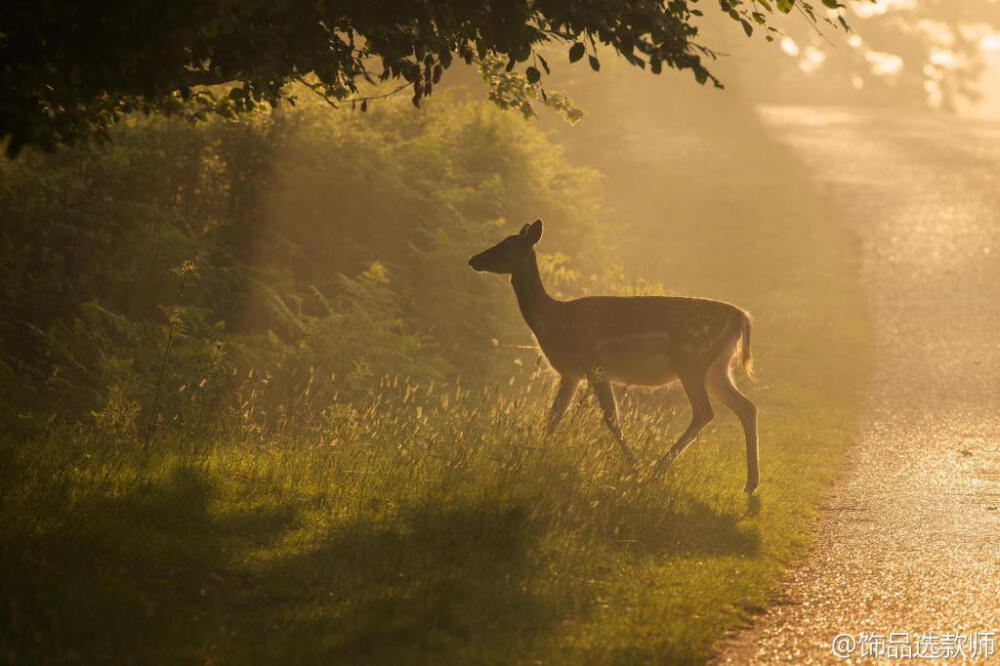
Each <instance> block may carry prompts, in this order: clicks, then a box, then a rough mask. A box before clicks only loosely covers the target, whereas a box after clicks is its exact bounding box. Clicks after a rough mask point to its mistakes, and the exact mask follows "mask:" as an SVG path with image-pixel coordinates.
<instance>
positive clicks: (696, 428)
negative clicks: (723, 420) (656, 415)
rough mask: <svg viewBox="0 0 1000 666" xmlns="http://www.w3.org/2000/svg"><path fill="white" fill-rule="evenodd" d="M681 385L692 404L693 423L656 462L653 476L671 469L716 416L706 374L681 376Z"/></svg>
mask: <svg viewBox="0 0 1000 666" xmlns="http://www.w3.org/2000/svg"><path fill="white" fill-rule="evenodd" d="M681 385H682V386H683V387H684V392H685V393H686V394H687V398H688V401H689V402H690V403H691V423H690V425H688V427H687V430H685V431H684V434H682V435H681V436H680V438H678V440H677V441H676V442H674V445H673V446H672V447H670V450H669V451H667V452H666V453H665V454H664V455H663V457H662V458H660V459H659V460H658V461H657V462H656V466H655V467H654V468H653V474H662V473H663V472H665V471H666V470H667V468H668V467H670V463H672V462H673V461H674V458H676V457H677V456H679V455H680V454H681V451H683V450H684V449H686V448H687V446H688V444H690V443H691V442H693V441H694V438H695V437H697V436H698V433H699V432H701V429H702V428H704V427H705V426H706V425H708V423H709V422H710V421H711V420H712V418H713V417H714V416H715V413H714V412H713V411H712V402H711V401H710V400H709V399H708V389H707V387H706V376H705V374H704V373H695V374H692V375H687V376H683V375H682V376H681Z"/></svg>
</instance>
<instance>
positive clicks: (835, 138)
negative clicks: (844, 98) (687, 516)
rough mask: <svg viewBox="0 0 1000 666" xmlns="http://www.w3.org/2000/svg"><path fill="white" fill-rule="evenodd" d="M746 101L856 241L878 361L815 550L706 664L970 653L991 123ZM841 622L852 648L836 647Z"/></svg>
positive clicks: (996, 316) (994, 176)
mask: <svg viewBox="0 0 1000 666" xmlns="http://www.w3.org/2000/svg"><path fill="white" fill-rule="evenodd" d="M761 116H762V118H763V119H764V121H765V123H766V124H767V125H768V126H769V128H770V129H771V130H772V131H773V133H774V134H775V135H776V136H777V137H778V139H779V140H780V141H781V142H782V143H784V144H785V145H787V146H788V147H790V148H791V149H792V150H793V151H794V152H795V153H796V154H797V155H798V156H799V157H800V158H801V161H802V163H803V165H804V168H805V169H807V170H808V172H810V174H811V175H812V176H813V177H814V180H815V181H816V182H817V183H818V187H819V188H820V192H821V194H823V195H825V196H827V197H829V199H830V200H831V204H832V206H833V207H834V209H835V210H837V211H838V213H839V214H840V215H841V216H842V219H843V223H844V224H847V225H849V226H850V227H851V229H852V230H853V231H854V232H855V233H856V234H857V235H858V237H859V238H860V240H861V245H862V248H863V249H862V257H861V264H862V278H861V279H862V281H863V284H864V287H865V289H866V292H867V298H868V304H869V308H870V312H871V316H872V320H873V325H874V329H875V338H876V348H877V352H878V361H877V368H876V371H875V377H874V380H873V383H872V385H871V387H870V390H869V395H868V396H867V398H866V405H865V407H864V409H863V411H862V415H861V419H860V423H859V425H858V443H857V445H856V447H855V449H854V450H853V451H852V453H851V454H850V456H849V462H848V465H849V468H848V472H847V475H846V477H845V479H844V481H843V482H842V483H841V484H840V485H839V486H838V487H837V488H835V489H834V490H833V492H832V493H831V495H830V497H829V499H828V501H827V503H826V504H825V506H824V507H823V514H822V518H821V521H820V525H819V532H818V536H817V540H816V543H815V545H814V547H813V548H812V549H811V551H810V552H809V554H808V556H807V558H806V560H805V562H804V563H802V564H801V565H800V566H799V567H797V568H796V569H795V570H793V571H792V572H791V573H790V576H789V578H788V580H787V581H786V583H785V584H784V585H783V588H782V590H781V592H780V595H779V599H778V602H777V603H776V604H775V605H774V606H772V607H771V608H770V609H769V610H768V611H766V612H765V613H764V614H763V615H761V616H760V617H759V618H757V619H756V621H755V622H754V625H753V626H752V627H750V628H748V629H746V630H742V631H739V632H737V633H736V634H734V635H731V636H727V637H725V638H723V640H722V641H721V642H720V644H719V651H718V654H717V657H716V660H715V663H719V664H727V663H731V664H741V665H742V664H770V663H793V664H827V663H864V664H867V663H895V664H900V663H914V662H912V661H910V660H908V659H890V658H889V654H890V652H889V651H890V650H892V648H891V647H890V645H891V644H893V643H894V644H895V645H896V646H897V647H896V648H895V652H896V653H897V654H902V655H904V656H905V654H906V653H907V649H906V648H903V647H902V644H903V642H904V640H905V641H906V642H907V643H909V645H910V648H909V651H910V652H911V654H913V655H914V656H916V655H917V651H918V650H922V651H923V654H924V655H932V654H936V655H938V656H939V657H953V658H954V657H958V658H957V659H951V660H950V661H952V663H957V662H958V661H961V658H960V655H959V654H958V650H959V649H960V648H961V650H962V651H963V652H964V653H965V654H966V656H973V655H972V654H971V650H973V649H974V648H973V647H972V640H970V637H972V638H975V639H977V640H976V642H977V643H978V646H977V649H978V654H979V656H982V654H983V653H984V651H986V650H988V645H989V637H988V636H985V637H984V636H978V637H975V633H976V632H996V633H997V634H1000V123H989V122H984V121H980V122H970V121H959V120H956V119H950V118H934V117H931V116H929V115H918V114H914V115H906V114H903V115H898V114H894V113H888V112H878V111H860V110H851V109H833V108H825V109H824V108H809V107H806V108H802V107H768V108H765V109H762V110H761ZM831 324H832V325H836V322H831ZM861 632H865V633H866V634H869V635H870V634H876V635H880V636H884V640H883V643H882V644H883V645H885V650H886V653H885V655H886V656H884V657H883V658H881V659H878V658H871V657H864V658H862V657H861V649H862V643H864V644H865V645H867V646H868V647H870V648H874V649H875V650H876V651H877V650H880V649H881V648H880V647H879V639H878V638H875V639H874V640H868V641H865V640H863V639H861V638H860V637H859V634H860V633H861ZM893 633H895V634H897V635H896V636H895V637H890V634H893ZM840 634H848V635H850V636H852V639H853V641H854V647H853V650H851V642H850V641H847V640H846V639H841V640H840V642H839V643H838V648H839V649H840V650H842V651H843V652H845V653H848V652H850V653H852V658H851V659H850V660H848V659H844V658H838V657H836V656H834V654H833V648H832V645H831V642H832V640H833V639H834V637H835V636H838V635H840ZM947 634H961V635H964V637H965V638H963V639H957V640H956V639H954V638H950V637H948V636H947ZM996 644H997V645H998V646H1000V636H997V637H996ZM935 649H936V650H937V652H933V650H935ZM916 662H917V663H928V662H927V660H925V659H917V660H916ZM988 662H995V663H1000V654H998V655H994V656H993V657H992V659H987V660H985V661H984V662H983V663H988Z"/></svg>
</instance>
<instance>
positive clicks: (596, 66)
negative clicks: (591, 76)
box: [590, 56, 601, 72]
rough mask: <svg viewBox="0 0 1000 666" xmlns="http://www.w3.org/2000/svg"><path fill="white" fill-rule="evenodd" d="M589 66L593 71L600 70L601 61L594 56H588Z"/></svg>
mask: <svg viewBox="0 0 1000 666" xmlns="http://www.w3.org/2000/svg"><path fill="white" fill-rule="evenodd" d="M590 68H591V69H592V70H594V71H595V72H599V71H601V61H600V60H598V59H597V58H595V57H594V56H590Z"/></svg>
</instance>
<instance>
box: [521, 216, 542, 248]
mask: <svg viewBox="0 0 1000 666" xmlns="http://www.w3.org/2000/svg"><path fill="white" fill-rule="evenodd" d="M521 235H522V236H524V239H525V240H526V241H528V242H529V243H531V244H532V245H534V244H535V243H537V242H538V241H539V240H541V238H542V221H541V220H535V221H534V222H532V223H531V224H526V225H524V229H522V230H521Z"/></svg>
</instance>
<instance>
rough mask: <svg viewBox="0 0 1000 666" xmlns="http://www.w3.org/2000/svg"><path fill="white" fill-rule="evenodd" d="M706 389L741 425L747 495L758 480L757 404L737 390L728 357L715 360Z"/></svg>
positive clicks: (753, 488)
mask: <svg viewBox="0 0 1000 666" xmlns="http://www.w3.org/2000/svg"><path fill="white" fill-rule="evenodd" d="M708 391H709V393H711V394H712V396H713V397H714V398H715V399H716V400H718V401H719V402H721V403H722V404H724V405H725V406H726V407H728V408H729V409H730V410H732V412H733V414H735V415H736V418H738V419H739V420H740V424H741V425H742V426H743V434H744V436H745V437H746V442H747V485H746V487H745V488H744V489H743V491H744V492H745V493H747V494H748V495H750V494H752V493H753V491H754V490H756V489H757V485H758V483H759V482H760V461H759V459H758V452H757V406H756V405H754V404H753V403H752V402H750V400H749V399H748V398H747V397H746V396H745V395H743V394H742V393H740V392H739V390H738V389H737V388H736V386H735V385H734V384H733V379H732V376H731V375H730V374H729V358H728V357H727V358H726V359H725V362H722V361H719V362H716V363H715V364H714V365H713V366H712V367H711V368H710V369H709V372H708Z"/></svg>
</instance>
